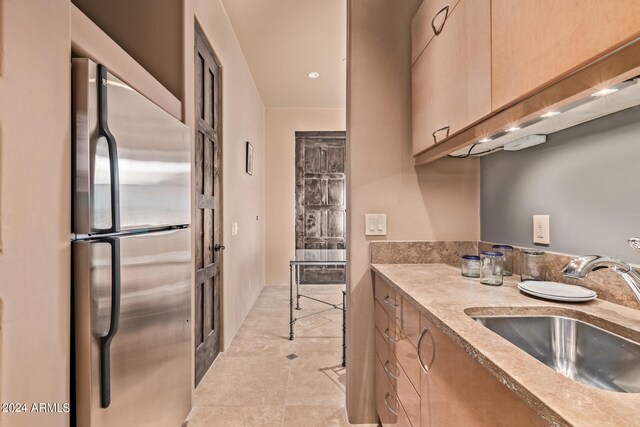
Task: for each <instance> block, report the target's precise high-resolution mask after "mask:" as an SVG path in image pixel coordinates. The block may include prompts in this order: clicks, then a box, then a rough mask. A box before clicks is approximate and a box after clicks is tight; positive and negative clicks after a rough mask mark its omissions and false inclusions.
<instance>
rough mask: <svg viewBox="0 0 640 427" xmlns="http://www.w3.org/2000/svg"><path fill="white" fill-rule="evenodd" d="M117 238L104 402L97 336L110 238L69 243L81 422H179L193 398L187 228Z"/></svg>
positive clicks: (106, 311)
mask: <svg viewBox="0 0 640 427" xmlns="http://www.w3.org/2000/svg"><path fill="white" fill-rule="evenodd" d="M116 239H118V240H119V246H120V254H121V256H120V275H121V300H120V316H119V328H118V331H117V333H116V335H115V337H114V338H113V341H112V342H111V363H110V368H111V373H110V380H111V403H110V405H109V407H108V408H106V409H103V408H101V407H100V387H101V381H102V380H101V377H100V345H99V344H100V338H101V337H102V336H104V335H105V334H106V332H107V330H108V329H109V322H110V311H111V310H110V309H111V303H112V301H111V287H112V281H111V256H112V253H111V251H112V246H111V245H110V244H108V243H107V242H101V241H76V242H74V243H73V251H74V302H75V304H74V307H75V322H74V323H75V327H76V331H75V347H76V388H77V393H76V395H77V402H76V408H77V411H78V412H77V417H78V425H87V426H88V425H91V426H96V427H101V426H115V425H145V424H146V423H148V422H149V420H155V421H154V422H155V424H154V425H158V426H175V425H180V423H181V422H182V421H183V420H184V418H185V417H186V415H187V413H188V411H189V409H190V406H191V400H190V395H191V393H190V390H191V381H190V373H189V371H190V368H189V366H190V359H191V351H190V347H189V345H190V340H191V338H190V337H191V331H190V328H191V326H190V323H189V321H190V315H191V296H190V288H191V231H190V230H189V229H181V230H172V231H167V232H157V233H150V234H141V235H135V236H128V237H121V238H116ZM145 396H146V397H145Z"/></svg>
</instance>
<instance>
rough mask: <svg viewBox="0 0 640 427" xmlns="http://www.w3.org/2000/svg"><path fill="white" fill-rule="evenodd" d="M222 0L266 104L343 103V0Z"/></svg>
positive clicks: (331, 105)
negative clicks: (314, 74) (315, 77)
mask: <svg viewBox="0 0 640 427" xmlns="http://www.w3.org/2000/svg"><path fill="white" fill-rule="evenodd" d="M222 2H223V4H224V6H225V9H226V10H227V14H228V15H229V19H230V20H231V24H232V25H233V28H234V30H235V32H236V35H237V37H238V40H239V42H240V46H241V47H242V51H243V53H244V56H245V58H246V60H247V63H248V64H249V69H250V70H251V74H252V75H253V79H254V80H255V82H256V85H257V87H258V91H259V92H260V96H261V98H262V102H263V103H264V106H265V107H266V108H345V106H346V79H347V76H346V62H345V61H344V58H346V56H347V54H346V51H347V4H346V0H222ZM314 71H315V72H318V73H320V77H318V78H317V79H311V78H309V77H308V74H309V73H310V72H314Z"/></svg>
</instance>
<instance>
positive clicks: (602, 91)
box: [591, 87, 618, 96]
mask: <svg viewBox="0 0 640 427" xmlns="http://www.w3.org/2000/svg"><path fill="white" fill-rule="evenodd" d="M617 91H618V89H616V88H615V87H608V88H604V89H600V90H599V91H597V92H595V93H592V94H591V96H605V95H609V94H610V93H613V92H617Z"/></svg>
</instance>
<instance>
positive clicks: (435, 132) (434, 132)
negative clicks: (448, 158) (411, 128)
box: [431, 126, 451, 144]
mask: <svg viewBox="0 0 640 427" xmlns="http://www.w3.org/2000/svg"><path fill="white" fill-rule="evenodd" d="M450 129H451V126H445V127H442V128H440V129H436V130H434V131H433V133H432V134H431V136H433V143H434V144H437V143H438V138H436V134H437V133H438V132H442V131H443V130H446V131H447V133H446V134H445V136H444V138H445V139H447V138H449V130H450Z"/></svg>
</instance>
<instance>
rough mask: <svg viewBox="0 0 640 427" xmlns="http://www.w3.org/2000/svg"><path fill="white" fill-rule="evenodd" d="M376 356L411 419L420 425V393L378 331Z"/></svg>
mask: <svg viewBox="0 0 640 427" xmlns="http://www.w3.org/2000/svg"><path fill="white" fill-rule="evenodd" d="M376 356H377V357H378V359H379V360H380V363H382V368H383V370H384V371H385V374H386V375H387V379H388V380H389V382H390V383H391V385H392V386H393V390H394V391H395V392H396V395H397V396H398V399H400V403H401V405H402V407H403V408H404V410H405V412H406V414H407V417H408V418H409V421H411V424H412V425H414V426H419V425H420V395H419V394H418V392H417V391H416V389H415V388H414V387H413V385H411V382H410V381H409V378H408V377H407V374H406V373H405V372H404V370H403V369H402V367H401V366H400V364H399V363H398V360H397V359H396V358H395V357H394V355H393V354H392V353H391V351H389V347H388V346H387V345H386V343H385V342H384V339H383V338H382V335H381V334H380V332H379V331H376Z"/></svg>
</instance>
